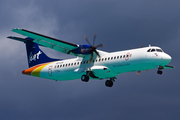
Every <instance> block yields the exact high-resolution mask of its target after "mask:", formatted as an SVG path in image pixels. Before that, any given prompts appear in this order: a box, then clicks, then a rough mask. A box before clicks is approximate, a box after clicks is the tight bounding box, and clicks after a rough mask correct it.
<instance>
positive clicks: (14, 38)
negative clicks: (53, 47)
mask: <svg viewBox="0 0 180 120" xmlns="http://www.w3.org/2000/svg"><path fill="white" fill-rule="evenodd" d="M7 38H10V39H13V40H17V41H20V42H24V43H26V42H27V41H33V39H31V38H19V37H14V36H9V37H7Z"/></svg>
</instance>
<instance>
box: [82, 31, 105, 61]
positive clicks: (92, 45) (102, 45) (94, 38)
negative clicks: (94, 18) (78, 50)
mask: <svg viewBox="0 0 180 120" xmlns="http://www.w3.org/2000/svg"><path fill="white" fill-rule="evenodd" d="M96 36H97V34H96V33H95V34H94V37H93V44H91V43H90V42H89V40H88V38H87V36H86V35H85V36H84V39H85V40H86V41H87V43H88V44H89V45H91V47H90V48H89V49H88V50H87V51H89V53H90V54H91V58H90V62H91V61H92V59H93V53H94V52H95V53H96V54H97V56H98V57H99V58H100V57H101V56H100V55H99V53H98V52H97V50H96V49H97V48H98V47H104V44H99V45H97V46H94V44H95V40H96Z"/></svg>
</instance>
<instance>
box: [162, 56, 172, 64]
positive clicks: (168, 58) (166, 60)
mask: <svg viewBox="0 0 180 120" xmlns="http://www.w3.org/2000/svg"><path fill="white" fill-rule="evenodd" d="M163 59H164V60H165V62H167V63H169V62H171V59H172V58H171V56H170V55H168V54H165V55H164V56H163Z"/></svg>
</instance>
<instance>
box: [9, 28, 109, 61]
mask: <svg viewBox="0 0 180 120" xmlns="http://www.w3.org/2000/svg"><path fill="white" fill-rule="evenodd" d="M12 31H13V32H16V33H19V34H21V35H24V36H27V38H18V37H12V36H10V37H8V38H10V39H14V40H18V41H21V42H25V41H27V40H30V41H33V42H34V43H37V44H38V45H40V46H44V47H48V48H51V49H54V50H57V51H59V52H62V53H65V54H70V55H74V56H78V57H84V58H87V59H90V57H91V53H90V52H89V51H86V50H87V49H90V48H91V46H90V45H78V44H73V43H69V42H66V41H62V40H59V39H56V38H52V37H49V36H45V35H42V34H39V33H35V32H32V31H29V30H25V29H20V28H17V29H13V30H12ZM84 51H85V52H84ZM97 52H98V53H99V54H100V55H101V56H103V55H105V54H106V52H104V51H100V50H97ZM93 54H94V55H93V56H94V57H95V58H96V57H97V55H96V54H95V53H93Z"/></svg>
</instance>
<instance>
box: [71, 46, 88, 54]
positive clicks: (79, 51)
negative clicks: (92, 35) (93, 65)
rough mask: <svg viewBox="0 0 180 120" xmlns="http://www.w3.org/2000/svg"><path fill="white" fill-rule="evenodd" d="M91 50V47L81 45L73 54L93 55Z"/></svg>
mask: <svg viewBox="0 0 180 120" xmlns="http://www.w3.org/2000/svg"><path fill="white" fill-rule="evenodd" d="M90 48H91V45H79V47H78V48H76V49H74V50H72V51H71V52H72V53H74V54H82V55H83V54H91V53H90V51H89V49H90Z"/></svg>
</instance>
